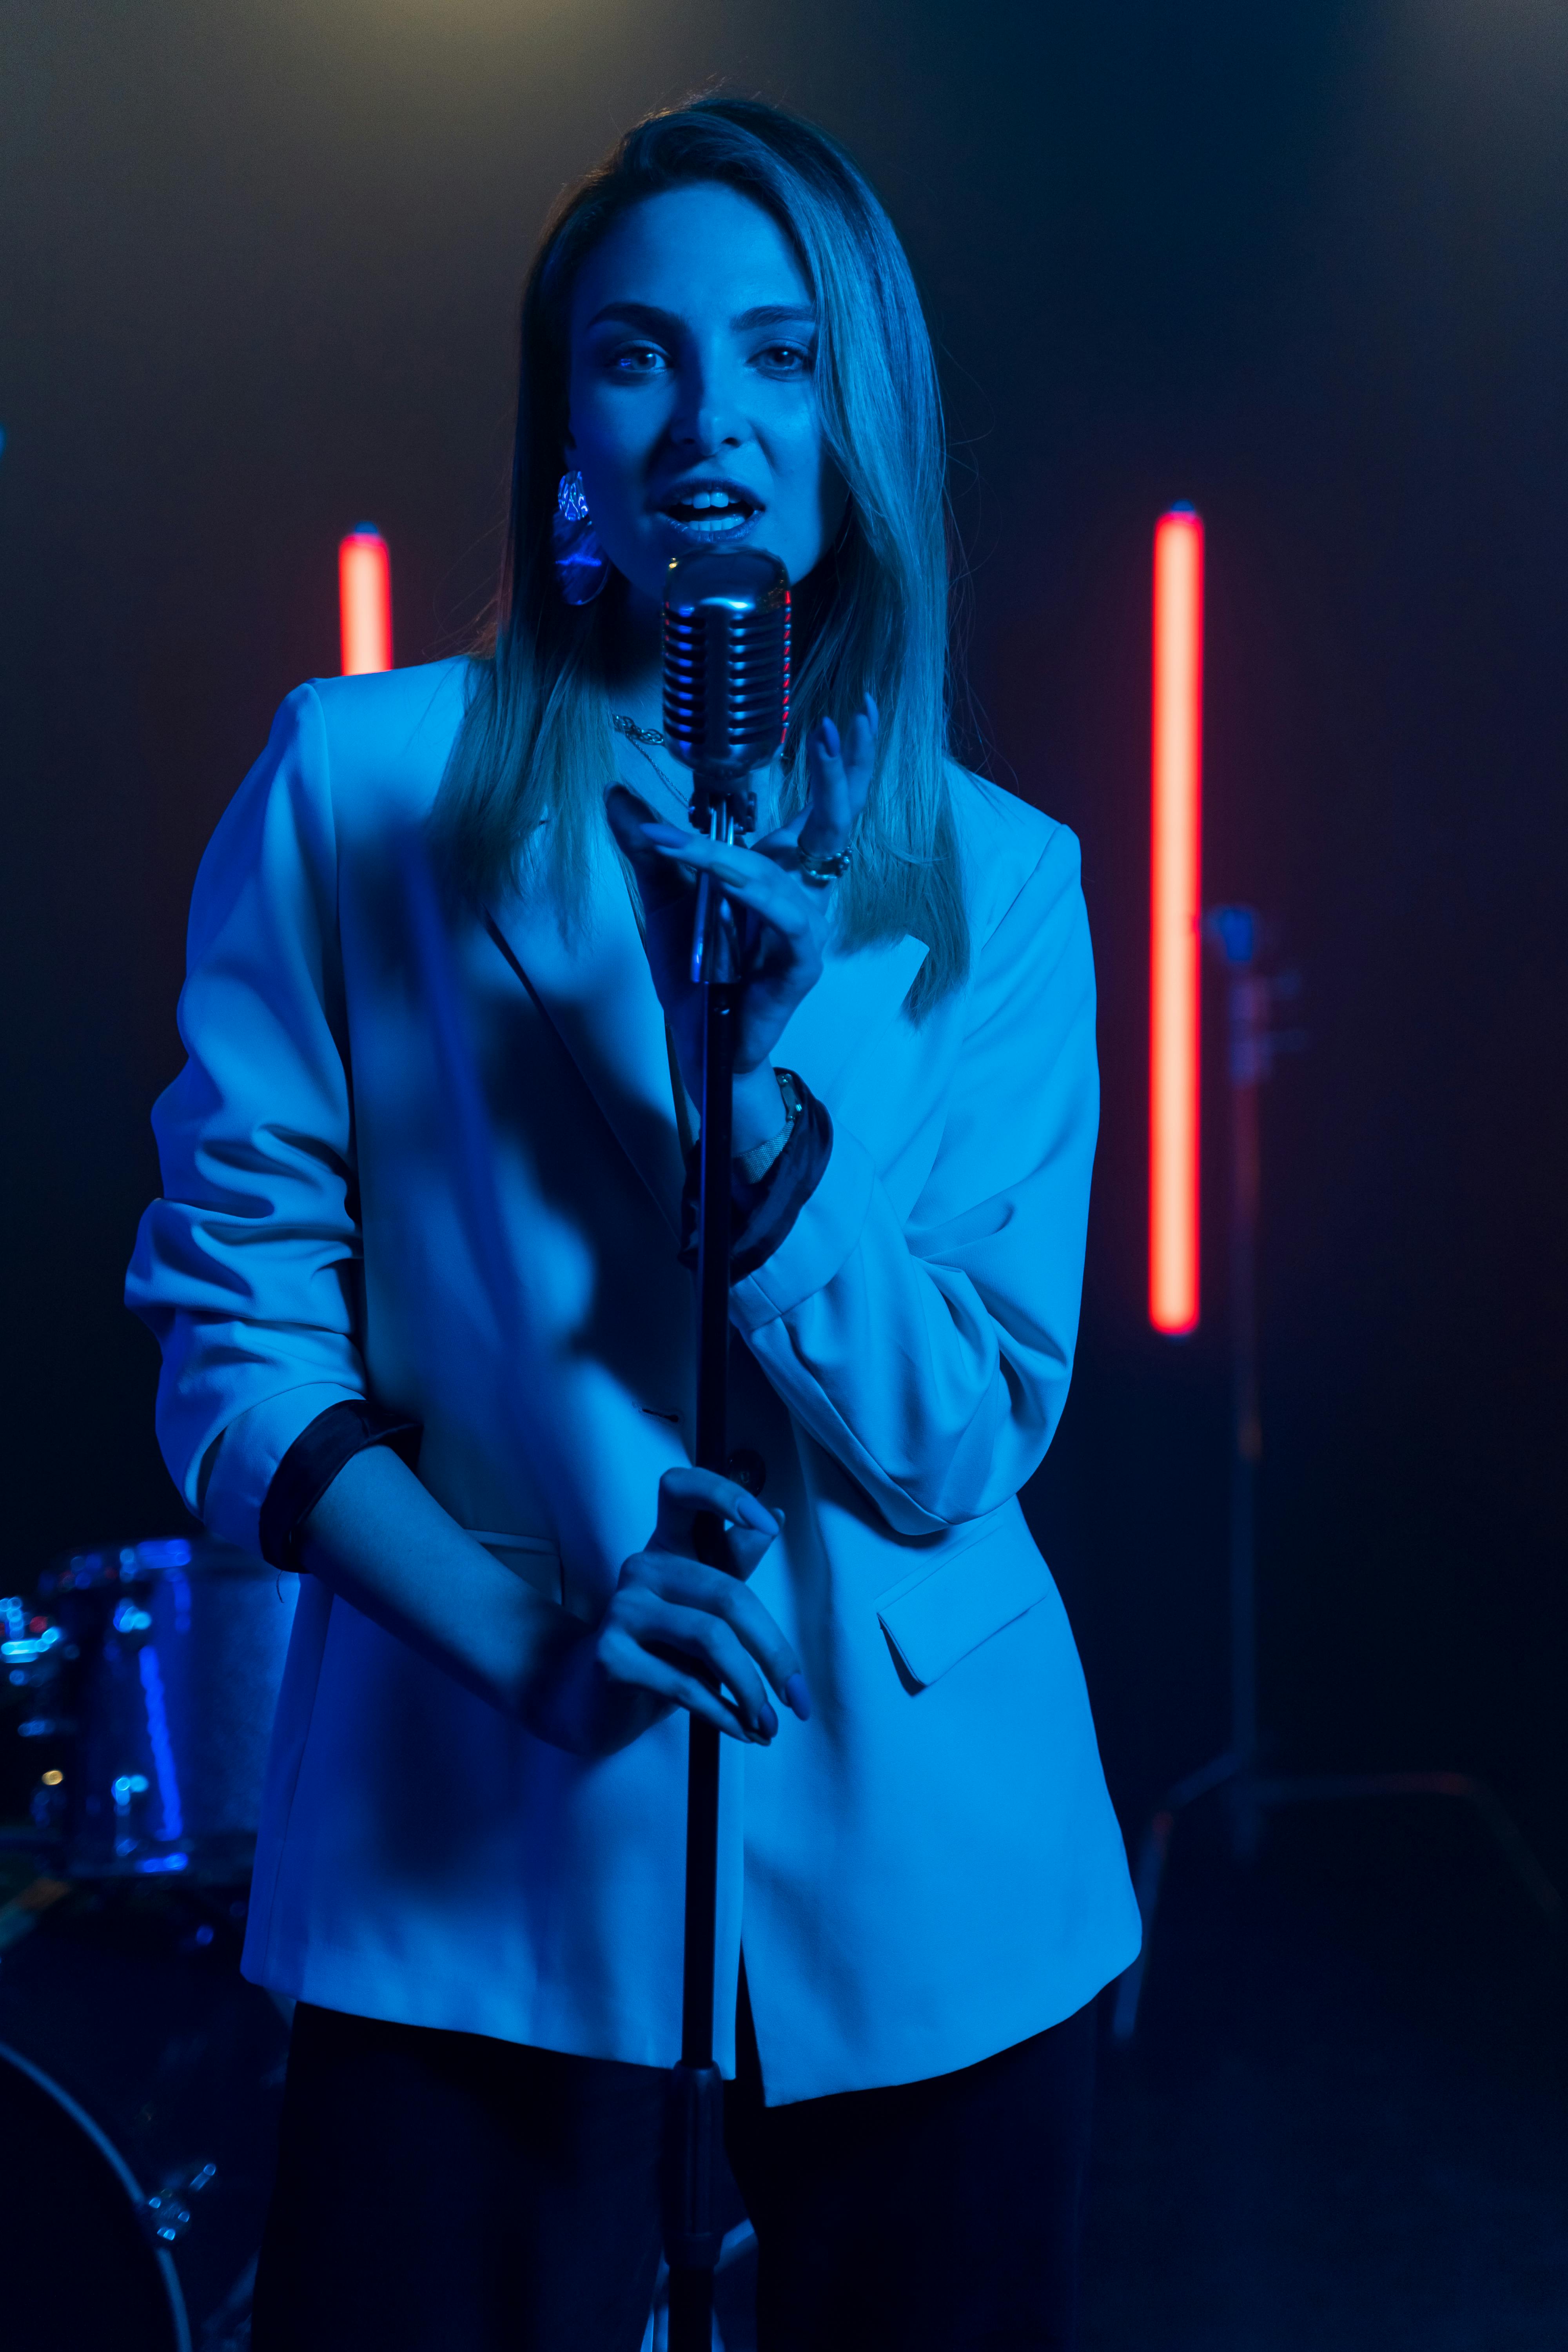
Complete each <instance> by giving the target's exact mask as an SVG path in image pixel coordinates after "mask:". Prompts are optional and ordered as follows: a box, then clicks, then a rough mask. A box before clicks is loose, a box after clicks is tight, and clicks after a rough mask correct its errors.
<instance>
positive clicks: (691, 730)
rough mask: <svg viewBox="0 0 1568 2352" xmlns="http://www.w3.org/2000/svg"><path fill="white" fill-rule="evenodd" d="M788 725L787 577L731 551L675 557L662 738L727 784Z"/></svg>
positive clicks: (759, 559) (773, 564)
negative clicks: (726, 780) (728, 779)
mask: <svg viewBox="0 0 1568 2352" xmlns="http://www.w3.org/2000/svg"><path fill="white" fill-rule="evenodd" d="M788 722H789V576H788V574H787V573H786V572H785V571H784V565H783V564H782V563H781V562H779V561H778V559H777V557H776V556H772V555H766V554H764V553H763V551H761V550H760V549H757V548H749V547H738V548H733V549H731V550H730V551H727V552H723V553H721V552H717V551H716V552H714V553H713V554H711V555H710V554H707V553H705V552H701V553H698V554H695V555H678V556H677V557H676V558H675V560H674V562H672V563H671V564H670V567H669V573H668V586H667V587H666V590H665V597H664V739H665V741H666V742H667V743H668V746H669V749H670V750H671V751H673V752H674V754H675V756H676V758H677V759H678V760H679V761H681V762H682V764H683V765H684V766H686V767H688V768H694V769H696V770H697V771H698V772H699V773H700V774H701V775H704V776H708V777H711V778H713V779H714V780H715V781H717V780H718V779H720V778H732V779H733V780H734V782H736V783H739V782H740V781H741V779H742V777H743V776H745V775H747V774H749V773H750V772H751V771H752V769H753V768H760V767H763V765H765V763H766V762H767V761H769V760H771V759H772V758H773V753H774V752H775V751H777V750H778V748H779V745H780V744H781V743H782V742H783V741H784V729H785V727H786V726H787V724H788Z"/></svg>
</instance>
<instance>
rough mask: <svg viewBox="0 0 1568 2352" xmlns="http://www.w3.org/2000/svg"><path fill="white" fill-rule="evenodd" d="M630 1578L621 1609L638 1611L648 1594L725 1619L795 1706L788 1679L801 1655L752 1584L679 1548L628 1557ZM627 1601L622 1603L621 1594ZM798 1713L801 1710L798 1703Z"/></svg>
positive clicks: (797, 1669)
mask: <svg viewBox="0 0 1568 2352" xmlns="http://www.w3.org/2000/svg"><path fill="white" fill-rule="evenodd" d="M622 1574H623V1577H624V1578H625V1580H626V1581H625V1583H624V1584H623V1585H621V1586H618V1587H617V1588H616V1601H615V1603H614V1604H612V1605H613V1606H614V1607H616V1609H617V1610H619V1609H620V1608H622V1607H623V1605H624V1607H625V1608H626V1610H628V1611H629V1612H631V1613H632V1614H633V1615H634V1616H635V1615H636V1614H637V1611H638V1609H639V1608H640V1607H641V1605H642V1601H643V1598H644V1597H645V1596H646V1597H651V1599H652V1600H653V1601H656V1602H662V1603H665V1604H668V1605H673V1606H675V1607H678V1608H681V1609H689V1610H700V1611H702V1612H704V1613H705V1614H706V1615H708V1616H710V1617H712V1618H716V1619H721V1620H722V1622H724V1623H725V1624H726V1625H727V1626H728V1627H729V1628H730V1630H731V1633H733V1634H734V1636H735V1638H736V1640H737V1641H738V1642H740V1643H742V1645H743V1646H744V1648H745V1649H746V1650H747V1651H748V1652H749V1654H751V1656H752V1657H753V1658H754V1659H755V1660H756V1662H757V1664H758V1665H759V1666H761V1668H762V1670H763V1674H764V1675H766V1676H767V1678H768V1680H769V1682H770V1683H772V1685H773V1688H774V1690H776V1691H777V1692H778V1694H779V1696H780V1697H781V1698H782V1699H784V1701H785V1703H786V1704H787V1705H789V1706H795V1701H794V1700H793V1699H792V1698H791V1697H790V1696H789V1684H790V1682H791V1681H792V1679H793V1678H794V1677H795V1675H798V1674H800V1671H801V1664H800V1660H799V1658H798V1657H797V1656H796V1655H795V1651H794V1649H793V1648H792V1647H791V1645H790V1643H788V1641H786V1639H785V1638H784V1633H783V1632H782V1631H781V1629H780V1627H779V1625H778V1623H777V1622H776V1621H775V1620H774V1619H773V1616H772V1615H771V1614H770V1613H769V1612H768V1611H767V1610H766V1609H765V1608H764V1607H763V1603H762V1602H761V1601H759V1600H758V1598H757V1596H756V1594H755V1593H754V1592H752V1591H751V1589H750V1588H749V1586H747V1585H745V1584H743V1583H742V1582H741V1581H740V1580H739V1579H738V1578H736V1577H733V1576H728V1575H726V1574H725V1572H724V1570H722V1569H716V1568H710V1567H709V1566H708V1565H707V1564H706V1562H705V1561H703V1560H700V1559H689V1558H686V1557H683V1556H682V1555H681V1554H679V1553H676V1552H644V1553H642V1554H640V1555H639V1556H638V1557H637V1559H630V1560H628V1561H627V1562H626V1568H625V1569H624V1570H623V1571H622ZM623 1594H624V1596H625V1600H624V1604H623V1600H622V1595H623ZM795 1711H796V1713H797V1714H798V1713H799V1709H798V1707H797V1708H796V1710H795Z"/></svg>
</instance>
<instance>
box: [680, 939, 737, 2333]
mask: <svg viewBox="0 0 1568 2352" xmlns="http://www.w3.org/2000/svg"><path fill="white" fill-rule="evenodd" d="M707 912H708V910H707V908H703V909H702V910H701V915H700V920H702V921H704V922H705V921H706V918H707ZM714 928H715V929H717V925H715V927H714ZM712 946H713V933H712V932H710V934H709V948H708V953H707V956H706V957H705V961H707V962H708V968H709V978H708V982H707V987H706V994H705V1004H704V1018H703V1034H702V1137H701V1144H700V1217H699V1227H698V1243H697V1297H698V1309H697V1312H698V1327H697V1328H698V1358H697V1449H696V1451H697V1465H698V1467H699V1469H701V1470H717V1471H719V1472H721V1473H722V1472H723V1471H724V1469H725V1467H726V1465H727V1464H728V1462H729V1458H730V1446H729V1373H730V1133H731V1113H732V1109H733V1083H734V1068H735V1003H736V994H737V992H736V990H735V988H734V986H733V985H732V984H731V982H728V981H726V980H721V979H718V978H715V977H713V976H712V975H713V971H714V967H715V965H716V964H717V962H718V961H719V959H718V957H717V956H715V955H714V954H713V953H712ZM723 1535H724V1524H723V1521H722V1520H721V1519H720V1518H718V1517H712V1516H711V1515H710V1514H707V1513H704V1514H702V1515H701V1516H700V1517H699V1519H698V1522H697V1552H698V1557H699V1558H700V1559H705V1560H707V1561H708V1562H709V1563H710V1565H711V1566H713V1567H720V1566H721V1565H722V1562H723ZM688 1736H689V1742H690V1746H689V1754H688V1763H687V1782H686V1807H687V1811H686V1959H685V1971H684V1977H683V1981H682V1993H681V2026H680V2063H679V2065H678V2066H677V2067H676V2068H675V2070H674V2072H673V2074H672V2075H671V2077H670V2087H669V2105H668V2111H667V2115H666V2122H665V2178H664V2240H665V2254H666V2259H667V2260H668V2263H669V2343H670V2352H710V2346H711V2343H712V2328H713V2271H714V2266H715V2264H716V2263H717V2262H718V2260H719V2254H720V2250H721V2246H722V2243H723V2227H722V2223H721V2219H720V2210H719V2179H720V2163H721V2151H722V2147H723V2141H724V2085H723V2081H722V2078H721V2075H720V2073H719V2069H718V2067H717V2066H716V2065H715V2064H714V2063H713V1969H714V1960H713V1945H714V1935H715V1930H716V1926H717V1916H718V1887H719V1740H720V1734H719V1732H718V1731H717V1730H716V1728H715V1727H714V1726H713V1725H712V1724H710V1723H700V1722H699V1721H698V1719H697V1717H695V1716H693V1717H691V1721H690V1727H689V1735H688Z"/></svg>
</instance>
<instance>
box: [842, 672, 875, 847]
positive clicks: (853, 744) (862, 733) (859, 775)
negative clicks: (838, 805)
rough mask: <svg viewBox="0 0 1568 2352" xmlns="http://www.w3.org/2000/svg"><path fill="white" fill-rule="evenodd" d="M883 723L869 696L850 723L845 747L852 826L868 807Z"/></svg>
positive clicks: (845, 768)
mask: <svg viewBox="0 0 1568 2352" xmlns="http://www.w3.org/2000/svg"><path fill="white" fill-rule="evenodd" d="M879 724H880V717H879V712H878V709H877V705H876V703H875V702H874V700H873V699H872V698H871V697H870V695H867V696H866V697H865V698H864V699H863V701H862V702H861V705H860V708H859V709H858V711H857V712H856V714H855V716H854V718H853V719H851V720H850V722H849V734H848V738H847V741H846V743H845V746H844V777H845V782H846V783H847V786H848V789H849V821H850V823H851V824H854V822H855V820H856V819H857V818H858V815H859V814H860V812H861V810H862V809H863V808H864V807H865V805H866V795H867V794H868V793H869V791H870V789H871V777H872V774H873V772H874V771H875V769H876V765H877V734H878V729H879Z"/></svg>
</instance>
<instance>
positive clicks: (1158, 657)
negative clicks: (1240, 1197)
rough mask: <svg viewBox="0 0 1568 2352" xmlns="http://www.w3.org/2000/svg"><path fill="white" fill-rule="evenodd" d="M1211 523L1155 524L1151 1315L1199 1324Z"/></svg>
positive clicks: (1169, 1327) (1181, 514) (1178, 1324)
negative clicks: (1207, 534) (1207, 532)
mask: <svg viewBox="0 0 1568 2352" xmlns="http://www.w3.org/2000/svg"><path fill="white" fill-rule="evenodd" d="M1203 709H1204V527H1203V521H1202V519H1201V517H1199V516H1198V515H1197V514H1195V513H1194V510H1193V509H1192V508H1191V507H1180V506H1178V507H1173V508H1172V509H1170V511H1169V513H1167V514H1163V515H1162V516H1161V518H1160V520H1159V522H1158V523H1157V524H1156V526H1155V530H1154V722H1153V757H1152V807H1151V815H1150V867H1151V874H1150V910H1149V1320H1150V1322H1151V1323H1152V1325H1153V1327H1154V1328H1155V1330H1156V1331H1165V1332H1169V1333H1171V1334H1172V1335H1175V1334H1177V1333H1180V1332H1183V1331H1191V1330H1192V1329H1193V1328H1194V1326H1195V1325H1196V1323H1197V1319H1198V987H1199V971H1200V961H1199V958H1200V949H1201V931H1202V926H1201V921H1200V913H1201V906H1202V890H1203Z"/></svg>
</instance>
